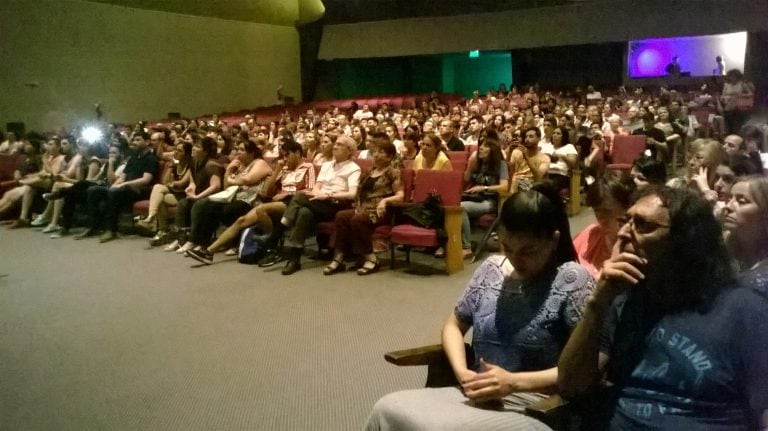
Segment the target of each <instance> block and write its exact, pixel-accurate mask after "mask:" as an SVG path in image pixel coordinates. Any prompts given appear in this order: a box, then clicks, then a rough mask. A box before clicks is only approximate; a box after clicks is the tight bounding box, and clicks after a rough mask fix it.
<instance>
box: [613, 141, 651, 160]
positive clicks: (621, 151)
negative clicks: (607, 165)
mask: <svg viewBox="0 0 768 431" xmlns="http://www.w3.org/2000/svg"><path fill="white" fill-rule="evenodd" d="M643 151H645V136H641V135H630V136H623V135H618V136H616V137H615V138H614V142H613V152H612V153H611V159H612V164H617V165H627V164H628V165H630V166H631V165H632V163H634V161H635V160H636V159H637V158H638V157H640V155H641V154H643Z"/></svg>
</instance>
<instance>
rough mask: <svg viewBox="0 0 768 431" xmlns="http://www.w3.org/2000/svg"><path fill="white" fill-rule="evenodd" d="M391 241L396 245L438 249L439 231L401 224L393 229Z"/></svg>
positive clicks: (390, 236)
mask: <svg viewBox="0 0 768 431" xmlns="http://www.w3.org/2000/svg"><path fill="white" fill-rule="evenodd" d="M389 240H390V241H391V242H392V243H394V244H405V245H412V246H415V247H437V246H439V245H440V244H439V243H438V241H437V231H436V230H434V229H427V228H423V227H418V226H412V225H409V224H401V225H397V226H395V227H393V228H392V231H391V232H390V234H389Z"/></svg>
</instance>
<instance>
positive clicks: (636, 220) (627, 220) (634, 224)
mask: <svg viewBox="0 0 768 431" xmlns="http://www.w3.org/2000/svg"><path fill="white" fill-rule="evenodd" d="M616 221H618V222H619V228H622V227H624V225H626V224H629V225H630V226H631V228H632V230H634V231H635V232H637V233H640V234H647V233H651V232H653V231H655V230H656V229H659V228H670V227H672V226H671V225H668V224H661V223H656V222H653V221H649V220H645V219H643V218H641V217H638V216H632V217H629V216H624V217H620V218H618V219H616Z"/></svg>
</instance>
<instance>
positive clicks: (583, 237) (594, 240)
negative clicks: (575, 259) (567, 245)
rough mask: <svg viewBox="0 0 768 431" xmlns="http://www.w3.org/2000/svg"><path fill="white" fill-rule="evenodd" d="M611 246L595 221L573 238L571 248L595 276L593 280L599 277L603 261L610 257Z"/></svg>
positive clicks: (580, 261)
mask: <svg viewBox="0 0 768 431" xmlns="http://www.w3.org/2000/svg"><path fill="white" fill-rule="evenodd" d="M612 246H613V244H610V243H609V242H608V239H607V238H606V237H605V234H603V229H602V228H601V227H600V225H599V224H597V223H594V224H591V225H589V226H587V228H586V229H584V230H583V231H581V232H579V234H578V235H576V237H575V238H574V239H573V248H575V249H576V254H577V255H578V256H579V263H581V265H582V266H583V267H584V268H586V269H587V271H589V273H590V274H592V276H593V277H595V280H597V279H598V278H600V273H601V272H602V271H603V262H605V261H606V260H608V259H609V258H610V257H611V247H612Z"/></svg>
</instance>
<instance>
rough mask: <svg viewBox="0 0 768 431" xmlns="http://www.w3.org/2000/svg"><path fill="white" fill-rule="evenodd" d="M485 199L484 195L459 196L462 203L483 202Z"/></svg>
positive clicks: (466, 194)
mask: <svg viewBox="0 0 768 431" xmlns="http://www.w3.org/2000/svg"><path fill="white" fill-rule="evenodd" d="M486 199H487V198H486V197H485V193H462V194H461V200H462V201H468V202H483V201H484V200H486Z"/></svg>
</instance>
